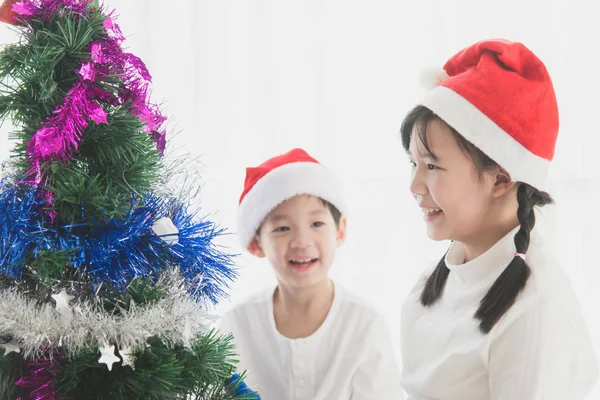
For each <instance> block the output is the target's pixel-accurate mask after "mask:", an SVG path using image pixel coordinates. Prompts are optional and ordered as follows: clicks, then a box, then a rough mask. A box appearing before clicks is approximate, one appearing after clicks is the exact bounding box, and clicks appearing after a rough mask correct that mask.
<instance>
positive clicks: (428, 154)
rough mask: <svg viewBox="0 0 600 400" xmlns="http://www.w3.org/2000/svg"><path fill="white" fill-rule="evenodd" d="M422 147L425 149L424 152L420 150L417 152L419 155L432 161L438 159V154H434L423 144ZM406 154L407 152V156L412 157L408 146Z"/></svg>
mask: <svg viewBox="0 0 600 400" xmlns="http://www.w3.org/2000/svg"><path fill="white" fill-rule="evenodd" d="M423 148H424V149H425V153H424V154H422V153H421V152H419V156H420V157H421V158H429V159H431V160H433V161H439V157H438V156H436V155H435V154H433V153H432V152H431V151H429V150H427V147H425V146H424V145H423ZM406 154H407V155H408V156H409V157H413V154H412V152H411V151H410V148H409V149H408V150H406Z"/></svg>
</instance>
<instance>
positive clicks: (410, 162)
mask: <svg viewBox="0 0 600 400" xmlns="http://www.w3.org/2000/svg"><path fill="white" fill-rule="evenodd" d="M408 163H409V164H410V166H411V167H413V168H416V167H417V163H416V162H414V161H412V160H409V161H408Z"/></svg>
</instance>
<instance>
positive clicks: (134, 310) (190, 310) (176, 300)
mask: <svg viewBox="0 0 600 400" xmlns="http://www.w3.org/2000/svg"><path fill="white" fill-rule="evenodd" d="M121 313H122V314H121V315H114V314H111V313H108V312H106V311H104V310H101V309H98V308H97V307H96V306H93V305H90V304H87V303H84V304H80V305H79V307H74V309H73V312H72V313H71V314H62V315H61V314H60V313H59V312H57V310H55V309H54V307H53V306H52V305H50V304H45V305H42V306H36V305H35V302H33V301H31V300H29V299H27V298H25V297H24V296H23V295H21V294H19V293H16V292H15V291H13V290H4V291H1V292H0V335H10V336H11V337H13V338H14V340H16V341H17V342H18V343H19V346H20V348H21V352H22V354H23V356H24V357H26V358H29V357H38V356H41V355H43V354H44V352H45V351H46V349H47V347H59V346H60V347H62V350H63V351H64V352H65V353H66V354H76V353H78V352H79V351H81V350H82V349H84V348H87V347H94V346H102V345H104V344H106V343H111V344H115V345H117V347H118V348H124V347H131V348H140V347H145V345H146V340H147V339H148V338H149V337H157V338H159V339H161V340H162V341H164V342H165V343H166V344H167V345H171V346H173V345H186V344H187V343H188V342H189V332H190V330H191V332H192V334H193V335H196V334H200V333H206V332H208V331H209V330H210V327H211V325H212V322H213V320H214V319H213V318H212V317H211V316H210V315H208V314H207V313H206V311H205V309H204V308H203V307H202V305H201V304H200V303H197V302H196V300H194V299H193V298H192V297H191V296H188V295H181V294H176V295H169V296H167V297H166V298H164V299H161V300H159V301H157V302H154V303H151V304H145V305H143V306H135V305H134V306H132V307H131V308H130V309H129V310H127V311H124V310H121Z"/></svg>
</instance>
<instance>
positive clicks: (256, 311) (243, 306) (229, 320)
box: [219, 288, 273, 329]
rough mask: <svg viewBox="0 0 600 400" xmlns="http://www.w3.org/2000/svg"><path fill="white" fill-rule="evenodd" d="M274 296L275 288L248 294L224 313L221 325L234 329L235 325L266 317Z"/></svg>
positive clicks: (246, 323)
mask: <svg viewBox="0 0 600 400" xmlns="http://www.w3.org/2000/svg"><path fill="white" fill-rule="evenodd" d="M272 298H273V288H269V289H266V290H263V291H260V292H258V293H255V294H252V295H250V296H248V297H247V298H245V299H244V300H242V301H240V302H239V303H236V304H235V305H234V306H233V307H231V309H229V311H227V312H226V313H225V314H224V315H223V318H222V319H221V323H220V324H219V326H220V327H223V326H227V327H230V329H233V326H237V325H245V326H248V324H249V323H251V322H252V321H260V320H261V319H262V318H266V316H268V310H269V307H270V302H271V301H272Z"/></svg>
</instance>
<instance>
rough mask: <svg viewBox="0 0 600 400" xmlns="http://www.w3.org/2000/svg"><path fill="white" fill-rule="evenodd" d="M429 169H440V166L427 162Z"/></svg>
mask: <svg viewBox="0 0 600 400" xmlns="http://www.w3.org/2000/svg"><path fill="white" fill-rule="evenodd" d="M427 169H429V170H431V171H433V170H434V169H438V167H437V166H435V165H433V164H427Z"/></svg>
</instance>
